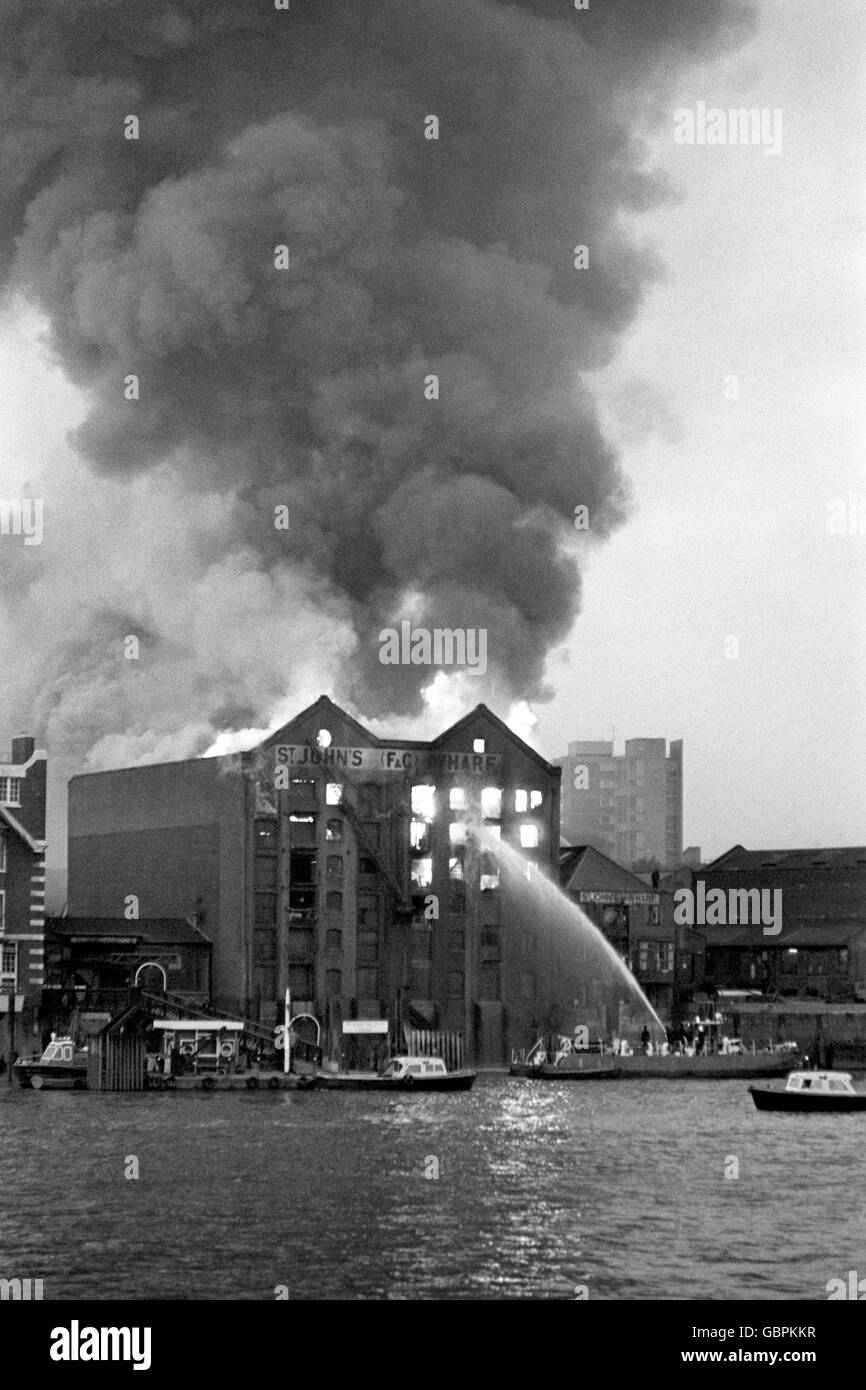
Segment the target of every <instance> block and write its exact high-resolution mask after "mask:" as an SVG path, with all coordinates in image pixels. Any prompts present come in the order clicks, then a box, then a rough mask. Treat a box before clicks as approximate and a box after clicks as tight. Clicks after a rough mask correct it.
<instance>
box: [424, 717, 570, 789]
mask: <svg viewBox="0 0 866 1390" xmlns="http://www.w3.org/2000/svg"><path fill="white" fill-rule="evenodd" d="M479 715H480V716H481V717H482V718H483V719H486V720H488V721H489V722H490V723H491V724H492V725H493V727H494V729H496V731H497V733H500V734H502V736H503V738H506V739H508V741H509V742H510V743H515V744H517V745H518V746H519V748H520V750H521V752H522V753H525V754H527V755H528V756H529V757H530V758H532V760H533V761H534V762H536V763H538V766H539V767H541V768H543V769H544V771H545V772H547V773H556V772H561V771H562V769H561V768H559V767H557V766H556V765H555V764H554V763H549V762H547V761H546V760H545V759H544V758H542V756H541V754H540V753H536V751H535V749H534V748H531V747H530V745H529V744H528V743H526V742H524V740H523V739H522V738H521V737H520V735H519V734H516V733H515V732H514V730H513V729H509V727H508V725H507V724H506V723H505V722H504V720H502V719H500V718H499V716H498V715H497V714H494V713H493V711H492V709H488V707H487V705H476V706H475V708H474V709H472V710H470V711H469V713H468V714H464V716H463V718H462V719H458V720H457V723H456V724H452V725H451V727H450V728H448V729H445V730H444V732H443V733H441V734H438V735H437V736H436V738H434V739H432V740H431V742H430V744H429V745H428V746H429V747H430V748H438V747H440V746H441V744H443V743H444V742H445V740H446V739H449V738H451V736H452V735H453V734H455V733H456V732H457V730H458V729H463V728H465V727H466V725H467V724H469V723H471V721H472V720H473V719H477V718H478V717H479Z"/></svg>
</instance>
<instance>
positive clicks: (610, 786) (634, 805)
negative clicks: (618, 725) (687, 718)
mask: <svg viewBox="0 0 866 1390" xmlns="http://www.w3.org/2000/svg"><path fill="white" fill-rule="evenodd" d="M553 761H554V763H555V764H556V765H557V766H558V767H561V768H562V835H563V839H564V840H565V841H566V842H567V843H568V844H585V845H592V846H594V847H595V848H596V849H599V850H601V851H602V853H603V854H607V855H609V856H610V858H611V859H614V860H616V862H617V863H619V864H625V865H629V866H630V865H634V864H635V863H638V862H640V861H645V860H650V859H655V860H656V861H657V862H658V864H659V867H660V868H675V867H676V866H677V865H678V864H679V863H680V860H681V858H682V847H683V743H682V739H678V740H676V741H674V742H672V743H671V744H670V747H668V744H667V742H666V740H665V739H663V738H632V739H628V740H627V741H626V744H625V752H624V753H622V754H615V753H614V745H613V743H605V742H591V741H577V742H575V743H570V744H569V745H568V752H567V754H566V755H565V757H562V758H554V760H553Z"/></svg>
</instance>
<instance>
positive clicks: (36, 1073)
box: [14, 1033, 87, 1091]
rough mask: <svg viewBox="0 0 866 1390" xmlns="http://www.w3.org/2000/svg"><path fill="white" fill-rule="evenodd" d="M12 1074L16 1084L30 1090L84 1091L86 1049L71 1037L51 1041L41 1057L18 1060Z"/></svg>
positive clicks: (52, 1036)
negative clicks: (77, 1044)
mask: <svg viewBox="0 0 866 1390" xmlns="http://www.w3.org/2000/svg"><path fill="white" fill-rule="evenodd" d="M14 1074H15V1077H16V1079H17V1081H18V1085H19V1086H22V1087H24V1088H25V1089H27V1090H29V1089H32V1090H34V1091H41V1090H42V1089H43V1088H44V1089H45V1090H47V1091H83V1090H85V1089H86V1087H87V1048H86V1047H78V1046H76V1044H75V1043H74V1042H73V1040H72V1038H70V1037H60V1038H58V1037H57V1036H56V1035H55V1034H54V1033H52V1034H51V1041H50V1042H49V1044H48V1046H47V1047H46V1049H45V1051H44V1052H43V1054H42V1056H41V1057H19V1058H18V1061H17V1062H16V1063H15V1068H14Z"/></svg>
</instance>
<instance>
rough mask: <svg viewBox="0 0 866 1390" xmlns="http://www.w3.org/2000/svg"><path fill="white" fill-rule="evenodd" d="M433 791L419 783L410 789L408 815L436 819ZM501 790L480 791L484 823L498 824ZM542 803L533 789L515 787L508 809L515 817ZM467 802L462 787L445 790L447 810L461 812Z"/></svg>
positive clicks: (502, 794) (540, 794) (503, 793)
mask: <svg viewBox="0 0 866 1390" xmlns="http://www.w3.org/2000/svg"><path fill="white" fill-rule="evenodd" d="M436 792H437V789H436V787H434V786H431V785H430V784H429V783H427V782H420V783H418V784H416V785H415V786H414V787H413V788H412V814H413V816H418V817H420V818H422V819H424V820H433V818H434V816H435V815H436ZM504 795H505V792H504V790H503V788H502V787H482V788H481V814H482V816H483V817H484V818H485V820H499V819H500V817H501V815H502V798H503V796H504ZM543 800H544V794H543V793H542V792H540V791H538V790H537V789H533V790H529V789H527V788H524V787H518V788H517V789H516V790H515V791H514V794H513V801H512V805H513V808H514V812H515V814H516V815H518V816H519V815H523V814H524V813H525V812H526V811H536V810H538V808H539V807H540V806H541V804H542V802H543ZM468 805H469V798H468V795H467V791H466V788H465V787H450V788H449V790H448V809H449V810H450V811H465V810H466V809H467V808H468Z"/></svg>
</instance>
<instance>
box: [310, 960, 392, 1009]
mask: <svg viewBox="0 0 866 1390" xmlns="http://www.w3.org/2000/svg"><path fill="white" fill-rule="evenodd" d="M313 984H314V980H313V967H312V966H311V965H290V966H289V989H290V990H291V993H292V998H293V999H295V1000H298V1001H301V1000H303V1001H304V1002H306V1001H307V1000H310V999H312V998H313V996H314V989H313ZM355 990H356V993H357V996H358V998H360V999H377V998H378V997H379V971H378V970H376V969H372V968H370V967H369V966H364V967H359V968H358V969H357V970H356V971H355ZM342 993H343V972H342V970H326V971H325V994H326V996H327V997H328V998H329V999H338V998H339V997H340V996H341V995H342Z"/></svg>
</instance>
